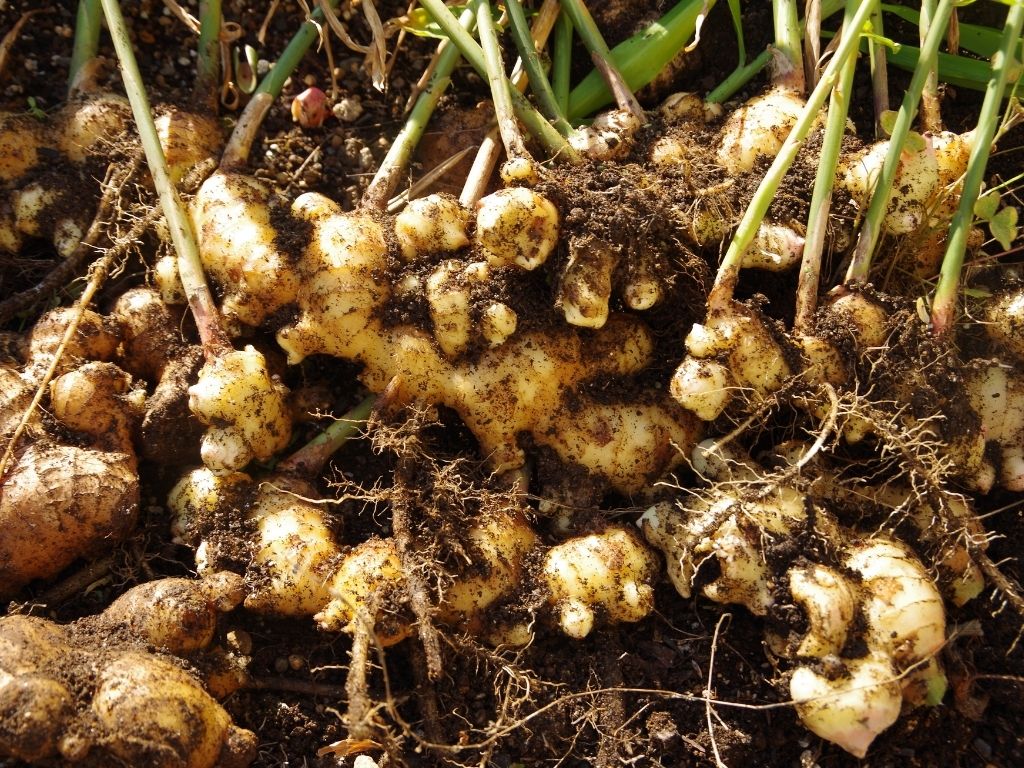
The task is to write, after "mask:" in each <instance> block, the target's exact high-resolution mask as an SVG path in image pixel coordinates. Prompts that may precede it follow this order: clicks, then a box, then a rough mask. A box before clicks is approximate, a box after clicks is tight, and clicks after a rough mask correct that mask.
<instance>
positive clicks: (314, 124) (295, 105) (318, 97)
mask: <svg viewBox="0 0 1024 768" xmlns="http://www.w3.org/2000/svg"><path fill="white" fill-rule="evenodd" d="M330 114H331V110H330V109H328V107H327V94H325V93H324V92H323V91H321V90H320V89H319V88H307V89H306V90H304V91H303V92H302V93H300V94H299V95H298V96H296V97H295V98H294V99H292V120H294V121H295V122H296V123H298V124H299V125H301V126H302V127H303V128H319V127H320V126H321V125H323V124H324V120H326V119H327V117H328V115H330Z"/></svg>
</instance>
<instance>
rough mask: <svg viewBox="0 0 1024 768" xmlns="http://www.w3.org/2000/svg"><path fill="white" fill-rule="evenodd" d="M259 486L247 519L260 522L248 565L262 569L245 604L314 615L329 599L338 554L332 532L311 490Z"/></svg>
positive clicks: (251, 607) (282, 612) (283, 613)
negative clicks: (313, 501) (329, 586)
mask: <svg viewBox="0 0 1024 768" xmlns="http://www.w3.org/2000/svg"><path fill="white" fill-rule="evenodd" d="M288 485H289V486H290V487H287V488H279V487H277V485H275V484H273V483H262V484H261V485H260V491H259V495H258V496H257V501H256V503H255V504H253V506H252V508H251V509H250V512H249V515H248V519H249V520H250V521H251V522H253V523H255V525H256V541H255V547H254V552H253V556H252V563H251V565H250V568H253V569H255V570H256V571H258V574H259V575H258V577H257V580H256V586H255V588H254V589H253V590H251V591H250V593H249V594H248V596H247V597H246V598H245V607H246V608H248V609H249V610H252V611H256V612H258V613H272V614H275V615H279V616H312V615H313V614H315V613H316V612H317V611H319V610H320V609H321V608H323V606H325V605H326V604H327V602H328V601H329V600H330V591H329V589H328V586H327V582H328V579H329V578H330V577H331V575H332V573H333V572H334V569H335V568H336V567H337V560H338V556H339V552H338V546H337V544H335V539H334V531H333V530H332V529H331V527H330V526H329V525H328V519H327V517H326V516H325V515H324V513H323V509H322V507H321V506H320V505H318V504H314V503H312V501H308V500H307V499H309V498H310V489H308V488H304V487H302V486H301V485H299V486H296V485H295V484H288Z"/></svg>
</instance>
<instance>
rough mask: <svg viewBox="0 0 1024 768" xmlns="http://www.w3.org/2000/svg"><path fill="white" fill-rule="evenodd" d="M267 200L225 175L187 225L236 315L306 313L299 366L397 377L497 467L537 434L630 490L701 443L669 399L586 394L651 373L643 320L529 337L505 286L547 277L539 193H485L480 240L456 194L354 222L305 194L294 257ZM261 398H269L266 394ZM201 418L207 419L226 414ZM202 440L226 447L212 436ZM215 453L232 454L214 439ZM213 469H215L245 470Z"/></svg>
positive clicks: (401, 392) (377, 386)
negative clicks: (321, 363)
mask: <svg viewBox="0 0 1024 768" xmlns="http://www.w3.org/2000/svg"><path fill="white" fill-rule="evenodd" d="M269 205H270V204H269V195H268V194H267V192H266V190H265V189H264V188H263V187H262V185H260V183H259V182H256V181H255V180H252V179H249V178H248V177H243V176H238V175H232V174H224V173H220V174H216V175H215V176H213V177H211V178H210V179H209V180H207V182H206V183H205V184H204V185H203V187H202V188H201V189H200V191H199V193H198V195H197V197H196V200H195V202H194V204H193V215H194V217H195V221H196V230H197V232H198V233H199V237H200V247H201V253H202V258H203V260H204V263H205V264H206V266H207V268H208V269H209V271H210V273H211V275H213V276H214V278H215V279H218V280H220V281H222V282H223V283H224V284H225V285H226V287H227V289H228V293H227V295H226V296H225V300H224V307H225V312H226V313H227V314H228V316H229V317H234V318H235V319H236V320H237V321H239V322H243V323H247V324H254V323H261V322H263V321H265V320H267V318H268V317H269V316H270V315H271V314H272V313H273V312H274V311H275V309H277V308H280V307H284V306H285V305H295V306H297V308H298V313H297V318H296V319H295V321H294V322H291V323H289V324H287V325H285V326H284V327H282V328H280V329H279V330H278V332H277V338H278V342H279V343H280V345H281V346H282V347H283V348H284V350H285V351H286V352H287V353H288V359H289V363H292V364H295V363H298V362H300V361H301V360H303V359H304V358H305V357H307V356H309V355H312V354H329V355H332V356H335V357H340V358H344V359H348V360H352V361H356V362H359V363H361V364H362V365H363V373H362V375H361V378H362V381H363V383H364V384H365V385H366V386H367V387H368V388H369V389H370V390H371V391H374V392H381V391H383V390H384V388H385V387H387V386H388V385H389V384H391V382H392V381H393V380H396V379H397V380H396V381H395V384H394V385H393V390H394V396H395V397H397V398H398V399H399V400H406V401H413V402H423V403H428V404H437V405H445V406H448V407H449V408H452V409H453V410H455V411H456V412H457V413H458V414H459V416H460V417H461V418H462V419H463V421H464V422H465V423H466V425H467V426H468V427H469V428H470V429H471V430H472V432H473V433H474V435H475V436H476V438H477V439H478V440H479V442H480V447H481V451H482V453H483V454H484V455H485V456H486V457H487V458H488V460H489V461H490V463H491V464H492V466H493V467H495V468H496V469H498V470H509V469H517V468H519V467H521V466H523V464H524V462H525V460H526V456H525V454H524V452H523V450H522V448H521V447H520V444H519V440H520V437H521V436H522V435H529V436H530V438H531V439H532V440H533V441H534V442H535V443H537V444H539V445H543V446H546V447H548V448H551V449H552V450H553V451H554V452H555V453H556V454H557V455H558V456H559V457H560V458H561V459H562V460H563V461H564V462H566V463H567V464H570V465H578V466H582V467H584V468H586V469H587V470H589V471H590V472H591V473H593V474H594V475H595V476H598V477H600V478H603V479H604V480H605V482H607V484H608V485H609V486H610V487H612V488H615V489H617V490H619V491H623V492H627V493H632V492H637V491H640V490H642V489H644V488H645V487H646V486H647V484H648V482H649V481H650V480H652V479H655V478H657V477H659V476H661V475H662V474H664V472H665V471H666V470H668V469H670V468H671V467H673V466H674V465H676V464H678V462H679V461H680V456H681V454H680V452H679V451H678V450H677V449H676V448H675V447H674V446H675V445H678V446H684V447H685V446H687V445H691V444H692V443H693V441H694V439H695V436H696V426H695V422H694V420H693V419H692V418H691V417H690V416H689V415H687V414H686V413H685V412H683V411H682V410H680V409H678V408H676V407H675V406H674V405H672V404H671V403H670V402H669V401H667V399H666V398H665V397H664V396H661V395H657V394H656V393H653V392H652V393H646V394H644V395H643V396H641V397H635V396H634V397H629V398H619V399H618V400H616V399H614V398H605V399H601V400H597V399H595V398H593V397H591V396H589V395H588V394H586V393H585V391H584V386H583V385H584V384H585V383H586V382H587V381H591V380H594V379H595V378H598V377H610V378H612V379H615V380H619V379H622V380H628V379H629V378H630V377H633V376H635V375H637V374H640V373H642V372H643V371H644V369H645V368H646V367H647V366H648V365H649V364H650V362H651V361H652V359H653V352H654V346H653V338H652V335H651V332H650V330H649V329H648V328H647V327H646V326H645V324H644V323H643V322H641V321H640V320H639V319H637V318H636V317H635V316H632V315H626V314H611V315H608V313H607V310H606V309H605V311H604V314H603V316H602V318H601V322H600V323H594V322H591V321H588V322H585V323H577V324H576V325H577V326H578V325H587V326H592V327H594V330H592V331H580V330H577V329H576V328H575V327H573V325H568V326H559V325H558V324H554V325H553V326H552V325H550V324H549V327H544V328H537V327H536V326H537V323H536V322H535V321H534V319H533V318H531V319H530V320H531V321H532V322H529V323H527V324H526V327H525V328H524V327H522V326H523V323H522V318H519V317H518V316H517V313H516V311H515V310H514V309H513V308H512V307H511V306H510V305H509V303H508V301H507V300H503V299H502V298H501V297H500V296H499V295H496V294H495V291H494V288H495V287H496V286H498V285H502V284H508V283H510V282H511V283H512V284H514V282H515V280H516V279H518V276H519V275H522V279H526V278H527V277H528V276H529V273H530V272H532V271H533V270H537V269H539V268H541V267H542V266H543V265H544V263H545V262H546V260H547V259H548V257H549V255H550V254H551V253H552V251H553V249H554V248H555V246H556V244H557V239H558V233H559V216H558V212H557V210H556V209H555V207H554V205H553V204H552V203H551V202H550V201H549V200H547V199H546V198H545V197H544V196H542V195H540V194H538V193H537V192H535V191H532V190H529V189H525V188H509V189H505V190H501V191H499V192H497V193H495V194H493V195H490V196H488V197H485V198H484V199H482V200H481V201H480V202H479V203H478V204H477V206H476V208H475V211H474V212H473V213H475V228H474V230H473V237H472V238H471V237H470V234H469V227H468V224H469V220H470V215H471V213H470V212H467V211H465V210H463V209H462V208H461V207H459V206H458V204H457V203H455V201H453V200H450V199H445V198H442V197H438V196H431V197H430V198H426V199H424V200H421V201H417V202H416V203H414V205H412V206H410V208H409V209H408V210H406V211H404V212H403V213H401V214H399V216H397V217H396V218H394V219H388V218H385V217H381V216H378V215H376V214H371V213H367V212H354V213H345V212H342V211H341V209H340V208H339V207H338V206H337V205H336V204H335V203H333V202H332V201H330V200H329V199H328V198H326V197H324V196H322V195H318V194H314V193H308V194H305V195H302V196H300V197H299V198H298V199H297V200H295V202H294V203H293V205H292V208H291V213H292V216H293V217H294V218H293V221H294V226H296V227H299V228H300V229H301V230H302V231H304V232H305V233H306V238H305V245H304V246H303V247H302V248H301V250H300V251H299V252H297V253H296V252H295V251H291V252H289V253H287V254H286V253H284V252H283V251H282V249H281V247H280V245H279V239H278V238H277V237H276V235H275V230H274V229H273V227H272V226H271V225H270V214H269ZM239 220H241V221H243V222H245V223H244V224H243V225H242V226H239V225H237V224H236V223H235V222H237V221H239ZM392 238H393V239H392ZM394 241H397V243H398V252H397V253H395V252H394V250H393V247H392V245H391V243H392V242H394ZM439 258H441V260H440V261H438V259H439ZM284 273H287V275H285V274H284ZM572 279H575V278H572V277H567V278H566V280H570V281H571V280H572ZM502 281H503V282H502ZM578 282H580V283H581V284H584V283H585V282H586V279H585V278H583V277H581V278H579V279H578ZM563 292H564V289H563ZM577 293H579V292H577ZM606 299H607V297H606ZM409 305H416V306H420V307H423V308H424V309H425V310H426V316H427V318H429V320H428V321H427V322H425V323H423V322H421V323H403V322H395V321H394V320H393V319H392V315H391V314H389V313H394V311H395V307H396V306H409ZM534 328H536V329H534ZM254 380H255V379H254ZM203 390H204V385H199V387H197V388H194V389H193V392H194V393H197V392H202V391H203ZM263 391H264V392H266V393H267V395H268V396H269V395H270V390H269V389H267V387H266V385H265V384H264V385H263ZM217 397H219V395H217ZM212 399H213V398H211V402H212ZM238 399H239V398H238V397H236V400H238ZM277 402H280V400H278V401H277ZM196 405H197V406H198V403H196ZM274 407H275V408H276V407H277V406H274ZM197 413H199V415H200V418H203V419H204V420H206V421H213V420H218V419H219V418H220V417H219V416H218V415H217V414H211V415H208V416H204V415H202V413H201V412H200V411H197ZM274 413H281V411H274ZM262 418H263V422H262V423H261V425H260V426H261V427H262V429H261V431H260V434H261V435H263V436H264V437H263V438H261V439H264V440H265V442H264V443H263V444H265V445H267V447H268V448H269V446H270V445H271V444H273V443H274V442H275V441H276V440H277V439H278V438H279V437H280V436H281V435H282V434H286V433H285V432H284V423H283V421H282V422H273V419H275V418H276V416H274V415H272V414H271V415H266V412H265V415H264V416H263V417H262ZM272 422H273V426H270V425H271V423H272ZM236 431H238V432H244V431H245V425H243V424H241V423H239V424H238V425H237V427H236ZM207 442H208V443H210V442H217V440H216V438H215V437H214V436H212V435H211V436H208V438H207ZM218 450H220V452H221V453H223V454H225V455H226V454H227V453H229V451H227V450H225V449H221V448H220V447H219V443H218ZM213 452H214V449H212V448H211V449H210V450H209V451H207V453H208V454H210V455H212V454H213ZM244 455H245V456H246V457H247V458H248V457H251V456H253V455H256V456H259V455H261V454H259V453H258V452H256V451H255V450H253V451H248V452H246V453H245V454H244ZM263 455H265V454H263ZM217 461H218V462H219V463H216V464H213V465H211V466H220V467H225V468H233V469H238V468H241V466H243V464H244V462H243V461H241V460H237V461H236V460H232V459H231V458H228V459H218V460H217Z"/></svg>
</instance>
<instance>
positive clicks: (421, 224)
mask: <svg viewBox="0 0 1024 768" xmlns="http://www.w3.org/2000/svg"><path fill="white" fill-rule="evenodd" d="M468 225H469V214H468V212H467V211H466V209H465V208H463V207H462V206H461V205H459V201H458V200H456V199H455V198H452V197H447V196H444V195H428V196H427V197H420V198H416V199H415V200H410V201H409V204H408V205H407V206H406V207H405V208H403V209H402V211H401V213H399V214H398V215H397V216H396V217H395V238H396V239H397V240H398V246H399V248H400V249H401V254H402V258H403V259H404V260H405V261H408V262H411V261H416V260H417V259H419V258H420V257H422V256H423V255H425V254H428V253H434V252H438V251H440V252H444V253H447V252H454V251H457V250H459V249H460V248H464V247H465V246H467V245H469V236H468V235H467V234H466V229H467V227H468Z"/></svg>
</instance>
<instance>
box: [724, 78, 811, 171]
mask: <svg viewBox="0 0 1024 768" xmlns="http://www.w3.org/2000/svg"><path fill="white" fill-rule="evenodd" d="M803 108H804V100H803V98H802V97H801V96H800V94H799V93H797V92H796V91H795V90H794V89H792V88H788V87H785V86H775V87H773V88H771V89H769V90H768V91H766V92H765V93H763V94H761V95H760V96H755V97H754V98H753V99H751V100H750V101H748V102H747V103H746V104H744V105H743V106H742V107H740V108H739V109H737V110H734V111H733V112H731V113H730V114H729V116H728V117H727V118H726V120H725V124H724V125H723V126H722V130H721V132H720V134H719V145H718V149H717V154H716V157H717V159H718V164H719V165H721V166H722V167H723V168H724V169H725V170H726V171H728V172H729V174H730V175H735V174H738V173H745V172H747V171H749V170H751V169H752V168H753V167H754V164H755V163H756V162H757V161H758V160H760V159H762V158H768V159H771V158H773V157H775V156H776V155H777V154H778V153H779V150H780V149H781V148H782V143H783V142H784V141H785V140H786V137H787V136H789V132H790V131H791V130H792V128H793V126H794V125H795V124H796V121H797V120H798V119H799V117H800V113H801V112H802V111H803Z"/></svg>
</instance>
